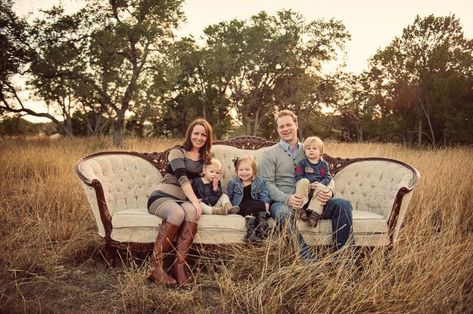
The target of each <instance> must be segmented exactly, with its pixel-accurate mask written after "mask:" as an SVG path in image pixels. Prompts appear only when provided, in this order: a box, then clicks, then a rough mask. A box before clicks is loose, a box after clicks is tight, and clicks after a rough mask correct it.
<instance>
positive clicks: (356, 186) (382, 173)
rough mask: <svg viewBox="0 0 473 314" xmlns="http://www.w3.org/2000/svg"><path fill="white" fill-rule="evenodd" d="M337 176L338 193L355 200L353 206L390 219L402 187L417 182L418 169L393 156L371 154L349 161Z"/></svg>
mask: <svg viewBox="0 0 473 314" xmlns="http://www.w3.org/2000/svg"><path fill="white" fill-rule="evenodd" d="M334 179H335V188H336V191H337V193H338V194H339V195H340V196H342V197H344V198H346V199H348V200H350V201H351V203H352V206H353V210H363V211H369V212H373V213H377V214H380V215H382V216H383V217H384V218H385V219H388V218H389V215H390V213H391V210H392V207H393V204H394V201H395V198H396V195H397V193H398V191H399V190H400V189H401V188H402V187H407V188H412V187H413V186H414V184H415V183H416V172H415V171H413V170H411V169H409V168H408V167H406V165H404V164H401V163H398V162H395V161H392V160H383V159H381V158H379V159H376V158H369V159H363V160H359V161H356V162H353V163H351V164H349V165H348V166H346V167H344V168H343V169H341V170H340V171H339V172H338V173H337V174H336V176H335V178H334Z"/></svg>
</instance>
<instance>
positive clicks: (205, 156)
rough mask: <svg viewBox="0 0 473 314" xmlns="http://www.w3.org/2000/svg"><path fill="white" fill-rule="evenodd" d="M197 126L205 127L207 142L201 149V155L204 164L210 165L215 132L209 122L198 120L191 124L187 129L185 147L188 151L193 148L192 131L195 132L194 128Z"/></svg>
mask: <svg viewBox="0 0 473 314" xmlns="http://www.w3.org/2000/svg"><path fill="white" fill-rule="evenodd" d="M196 125H201V126H203V127H204V129H205V132H206V133H207V141H206V142H205V145H204V146H202V147H201V148H200V149H199V153H200V157H201V158H202V160H203V161H204V163H206V164H208V163H210V160H211V159H212V139H213V130H212V126H211V125H210V123H209V122H207V120H205V119H202V118H198V119H195V120H194V121H192V122H191V124H189V127H188V128H187V131H186V138H185V140H184V144H183V146H184V148H185V149H186V150H187V151H189V150H191V148H192V141H191V136H192V131H193V130H194V127H195V126H196Z"/></svg>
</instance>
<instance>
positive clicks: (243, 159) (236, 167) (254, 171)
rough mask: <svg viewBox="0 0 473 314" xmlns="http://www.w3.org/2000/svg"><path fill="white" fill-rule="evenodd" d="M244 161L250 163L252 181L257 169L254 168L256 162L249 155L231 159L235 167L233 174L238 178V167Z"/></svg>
mask: <svg viewBox="0 0 473 314" xmlns="http://www.w3.org/2000/svg"><path fill="white" fill-rule="evenodd" d="M244 161H249V162H250V163H251V168H252V169H253V177H252V178H251V179H252V180H254V179H255V178H256V172H257V171H258V169H257V167H256V160H255V159H254V158H253V157H252V156H250V155H248V156H244V157H237V158H235V159H233V164H234V165H235V174H236V175H237V176H238V167H239V166H240V164H241V163H242V162H244Z"/></svg>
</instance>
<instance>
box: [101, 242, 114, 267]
mask: <svg viewBox="0 0 473 314" xmlns="http://www.w3.org/2000/svg"><path fill="white" fill-rule="evenodd" d="M104 253H105V256H104V257H105V262H106V263H107V265H108V266H109V267H110V268H114V267H115V266H116V263H117V250H116V249H115V248H113V247H111V246H110V245H107V244H106V245H105V252H104Z"/></svg>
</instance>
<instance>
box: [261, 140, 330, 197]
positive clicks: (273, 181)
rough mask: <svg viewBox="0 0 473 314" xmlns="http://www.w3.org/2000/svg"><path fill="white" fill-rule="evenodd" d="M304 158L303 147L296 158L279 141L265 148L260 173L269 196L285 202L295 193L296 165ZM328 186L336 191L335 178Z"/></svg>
mask: <svg viewBox="0 0 473 314" xmlns="http://www.w3.org/2000/svg"><path fill="white" fill-rule="evenodd" d="M300 146H302V145H300ZM304 158H305V155H304V151H303V150H302V147H301V148H300V149H299V151H298V152H297V156H296V158H295V159H293V158H292V157H291V156H290V155H289V153H288V152H286V151H285V150H284V148H282V146H281V145H280V144H279V143H278V144H276V145H274V146H271V147H270V148H268V149H267V150H265V152H264V154H263V156H262V158H261V160H260V163H259V173H260V175H261V177H262V178H263V179H264V181H266V185H267V187H268V190H269V196H270V197H271V199H272V200H273V201H276V202H282V203H285V202H286V201H287V199H288V197H289V195H291V194H294V193H295V191H296V189H295V185H296V178H295V171H296V166H297V164H298V163H299V161H301V160H302V159H304ZM327 187H328V188H329V189H331V190H332V191H333V192H334V193H335V191H334V189H335V185H334V182H333V180H332V181H330V184H328V185H327Z"/></svg>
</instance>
